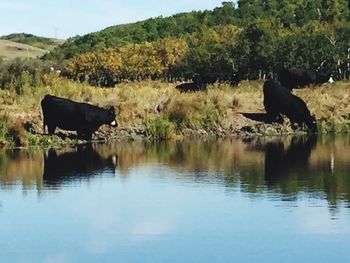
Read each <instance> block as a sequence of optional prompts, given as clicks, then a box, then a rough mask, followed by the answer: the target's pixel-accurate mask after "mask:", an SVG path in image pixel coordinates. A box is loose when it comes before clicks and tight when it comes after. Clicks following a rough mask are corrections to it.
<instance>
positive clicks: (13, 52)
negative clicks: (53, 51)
mask: <svg viewBox="0 0 350 263" xmlns="http://www.w3.org/2000/svg"><path fill="white" fill-rule="evenodd" d="M47 52H48V51H47V50H44V49H41V48H37V47H33V46H30V45H26V44H21V43H16V42H13V41H9V40H0V59H1V60H2V61H5V62H8V61H12V60H14V59H16V58H21V59H28V58H36V57H40V56H43V55H44V54H46V53H47Z"/></svg>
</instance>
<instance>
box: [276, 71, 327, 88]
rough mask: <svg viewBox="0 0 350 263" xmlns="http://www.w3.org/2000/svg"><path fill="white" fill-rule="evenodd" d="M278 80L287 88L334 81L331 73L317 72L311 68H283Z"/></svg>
mask: <svg viewBox="0 0 350 263" xmlns="http://www.w3.org/2000/svg"><path fill="white" fill-rule="evenodd" d="M279 81H280V82H281V84H282V86H283V87H286V88H287V89H289V90H293V89H294V88H301V87H305V86H308V85H321V84H323V83H326V82H329V83H333V82H334V80H333V78H332V76H331V74H328V73H322V72H318V71H316V70H313V69H309V70H303V69H283V70H281V71H280V73H279Z"/></svg>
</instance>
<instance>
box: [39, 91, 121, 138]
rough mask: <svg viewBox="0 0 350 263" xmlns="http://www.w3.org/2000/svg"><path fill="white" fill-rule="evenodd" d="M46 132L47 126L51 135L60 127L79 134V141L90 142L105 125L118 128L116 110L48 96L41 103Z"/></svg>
mask: <svg viewBox="0 0 350 263" xmlns="http://www.w3.org/2000/svg"><path fill="white" fill-rule="evenodd" d="M41 108H42V111H43V120H44V132H45V128H46V126H47V128H48V132H49V134H54V132H55V129H56V128H57V127H58V128H60V129H63V130H71V131H76V132H77V137H78V138H79V139H88V140H90V139H91V137H92V134H93V133H94V132H95V131H97V130H98V128H99V127H100V126H101V125H103V124H110V125H111V126H116V125H117V123H116V120H115V117H116V115H115V112H114V108H113V107H110V108H109V109H103V108H100V107H97V106H94V105H91V104H87V103H81V102H75V101H72V100H68V99H64V98H60V97H55V96H51V95H46V96H45V97H44V98H43V99H42V101H41Z"/></svg>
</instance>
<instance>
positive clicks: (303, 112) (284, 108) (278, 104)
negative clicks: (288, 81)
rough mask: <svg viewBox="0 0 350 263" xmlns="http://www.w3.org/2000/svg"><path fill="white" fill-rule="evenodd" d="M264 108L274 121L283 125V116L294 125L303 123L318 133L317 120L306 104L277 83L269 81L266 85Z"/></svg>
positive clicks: (264, 89) (264, 88)
mask: <svg viewBox="0 0 350 263" xmlns="http://www.w3.org/2000/svg"><path fill="white" fill-rule="evenodd" d="M263 92H264V107H265V110H266V112H267V113H268V114H269V115H270V117H271V119H272V120H273V121H276V122H279V123H283V118H282V116H281V114H283V115H285V116H286V117H288V119H289V120H290V122H291V123H292V125H294V124H295V123H297V124H298V125H299V126H302V124H303V123H305V124H306V126H307V127H308V128H309V129H310V131H311V132H317V126H316V120H315V117H314V116H311V114H310V111H309V109H308V108H307V106H306V104H305V102H304V101H303V100H302V99H301V98H299V97H297V96H295V95H294V94H292V92H291V91H290V90H288V89H286V88H285V87H282V86H281V84H280V83H279V82H277V81H272V80H268V81H266V82H265V83H264V87H263Z"/></svg>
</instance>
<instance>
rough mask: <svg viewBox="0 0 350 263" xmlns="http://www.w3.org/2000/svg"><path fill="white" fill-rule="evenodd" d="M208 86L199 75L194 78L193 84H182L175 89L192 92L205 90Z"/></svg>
mask: <svg viewBox="0 0 350 263" xmlns="http://www.w3.org/2000/svg"><path fill="white" fill-rule="evenodd" d="M205 88H206V85H205V84H204V83H203V81H202V78H201V76H200V75H199V74H195V75H194V76H193V77H192V82H186V83H181V84H179V85H177V86H176V87H175V89H177V90H179V91H180V92H192V91H199V90H204V89H205Z"/></svg>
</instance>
